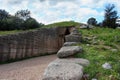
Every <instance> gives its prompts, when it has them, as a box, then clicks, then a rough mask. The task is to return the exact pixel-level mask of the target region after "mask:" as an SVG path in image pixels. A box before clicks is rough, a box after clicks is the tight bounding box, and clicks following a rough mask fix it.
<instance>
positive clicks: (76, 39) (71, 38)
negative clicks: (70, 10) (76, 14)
mask: <svg viewBox="0 0 120 80" xmlns="http://www.w3.org/2000/svg"><path fill="white" fill-rule="evenodd" d="M65 41H66V42H81V41H82V37H81V36H79V35H71V34H70V35H66V36H65Z"/></svg>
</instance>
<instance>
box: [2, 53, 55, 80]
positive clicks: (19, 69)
mask: <svg viewBox="0 0 120 80" xmlns="http://www.w3.org/2000/svg"><path fill="white" fill-rule="evenodd" d="M56 58H57V57H56V55H48V56H42V57H37V58H32V59H28V60H23V61H19V62H14V63H10V64H3V65H0V80H41V79H42V75H43V73H44V70H45V68H46V67H47V66H48V64H49V63H50V62H52V61H53V60H55V59H56Z"/></svg>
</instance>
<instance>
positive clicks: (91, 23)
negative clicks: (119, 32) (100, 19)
mask: <svg viewBox="0 0 120 80" xmlns="http://www.w3.org/2000/svg"><path fill="white" fill-rule="evenodd" d="M87 23H88V24H89V25H94V26H95V25H97V21H96V19H95V18H93V17H91V18H89V19H88V21H87Z"/></svg>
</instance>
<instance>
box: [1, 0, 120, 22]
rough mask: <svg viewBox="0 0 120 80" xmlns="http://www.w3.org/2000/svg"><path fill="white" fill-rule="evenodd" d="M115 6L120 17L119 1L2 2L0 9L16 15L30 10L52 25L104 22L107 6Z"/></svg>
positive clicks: (34, 15) (37, 17) (2, 0)
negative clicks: (63, 22) (71, 22)
mask: <svg viewBox="0 0 120 80" xmlns="http://www.w3.org/2000/svg"><path fill="white" fill-rule="evenodd" d="M108 3H112V4H115V6H116V10H117V11H119V12H118V16H119V15H120V10H119V9H120V5H119V0H0V9H5V10H6V11H8V12H9V13H10V14H12V15H14V14H15V12H16V11H18V10H24V9H28V10H30V11H31V16H32V17H33V18H35V19H37V21H38V22H42V23H44V24H50V23H54V22H59V21H70V20H73V21H77V22H82V23H86V22H87V20H88V18H90V17H94V18H96V19H97V21H98V22H99V21H101V20H103V16H104V7H105V5H106V4H108Z"/></svg>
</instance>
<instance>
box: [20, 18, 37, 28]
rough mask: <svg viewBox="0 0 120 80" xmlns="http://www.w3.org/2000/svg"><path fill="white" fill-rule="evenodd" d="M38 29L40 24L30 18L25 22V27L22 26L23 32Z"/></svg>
mask: <svg viewBox="0 0 120 80" xmlns="http://www.w3.org/2000/svg"><path fill="white" fill-rule="evenodd" d="M38 27H39V23H38V22H37V21H36V20H35V19H33V18H29V19H27V20H26V21H24V23H23V26H22V28H23V30H26V29H34V28H38Z"/></svg>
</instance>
